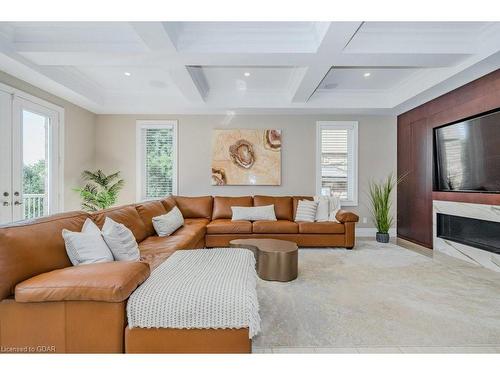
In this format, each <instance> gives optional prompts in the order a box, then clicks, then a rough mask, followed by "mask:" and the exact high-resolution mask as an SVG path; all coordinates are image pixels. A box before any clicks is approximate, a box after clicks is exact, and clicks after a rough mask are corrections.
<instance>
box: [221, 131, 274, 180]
mask: <svg viewBox="0 0 500 375" xmlns="http://www.w3.org/2000/svg"><path fill="white" fill-rule="evenodd" d="M212 185H219V186H223V185H281V130H279V129H215V130H214V131H213V136H212Z"/></svg>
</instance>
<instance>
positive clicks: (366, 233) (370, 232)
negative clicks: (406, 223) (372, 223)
mask: <svg viewBox="0 0 500 375" xmlns="http://www.w3.org/2000/svg"><path fill="white" fill-rule="evenodd" d="M376 233H377V228H356V237H375V234H376ZM389 235H390V236H392V237H394V236H396V228H391V229H389Z"/></svg>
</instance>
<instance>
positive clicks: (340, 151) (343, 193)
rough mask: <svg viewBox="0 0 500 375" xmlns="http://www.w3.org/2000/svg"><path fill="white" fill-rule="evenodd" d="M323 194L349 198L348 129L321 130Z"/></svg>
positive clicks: (325, 128)
mask: <svg viewBox="0 0 500 375" xmlns="http://www.w3.org/2000/svg"><path fill="white" fill-rule="evenodd" d="M320 134H321V166H320V168H321V194H322V195H330V194H332V193H333V194H335V195H337V196H338V197H340V199H347V198H348V191H349V179H348V168H349V158H348V147H349V145H348V142H349V134H348V130H347V129H332V128H327V127H324V128H322V129H321V133H320Z"/></svg>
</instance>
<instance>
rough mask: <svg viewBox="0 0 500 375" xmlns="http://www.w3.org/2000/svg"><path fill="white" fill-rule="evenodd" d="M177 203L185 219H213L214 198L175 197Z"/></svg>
mask: <svg viewBox="0 0 500 375" xmlns="http://www.w3.org/2000/svg"><path fill="white" fill-rule="evenodd" d="M173 199H174V200H175V203H176V205H177V207H178V208H179V210H180V211H181V212H182V216H184V218H185V219H186V218H203V219H211V218H212V208H213V200H214V199H213V198H212V196H204V197H181V196H173Z"/></svg>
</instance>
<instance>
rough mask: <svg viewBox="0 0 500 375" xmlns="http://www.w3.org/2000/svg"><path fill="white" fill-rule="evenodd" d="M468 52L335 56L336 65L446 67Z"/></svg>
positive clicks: (455, 62)
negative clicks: (458, 53)
mask: <svg viewBox="0 0 500 375" xmlns="http://www.w3.org/2000/svg"><path fill="white" fill-rule="evenodd" d="M469 56H470V55H467V54H461V55H456V54H451V55H450V54H425V55H413V54H405V53H397V54H381V55H377V54H364V53H345V52H343V53H341V54H339V55H337V56H335V58H334V60H333V61H332V62H333V64H332V65H333V66H334V67H382V68H383V67H387V68H390V67H405V68H444V67H449V66H453V65H456V64H457V62H459V61H461V60H463V59H465V58H467V57H469Z"/></svg>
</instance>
